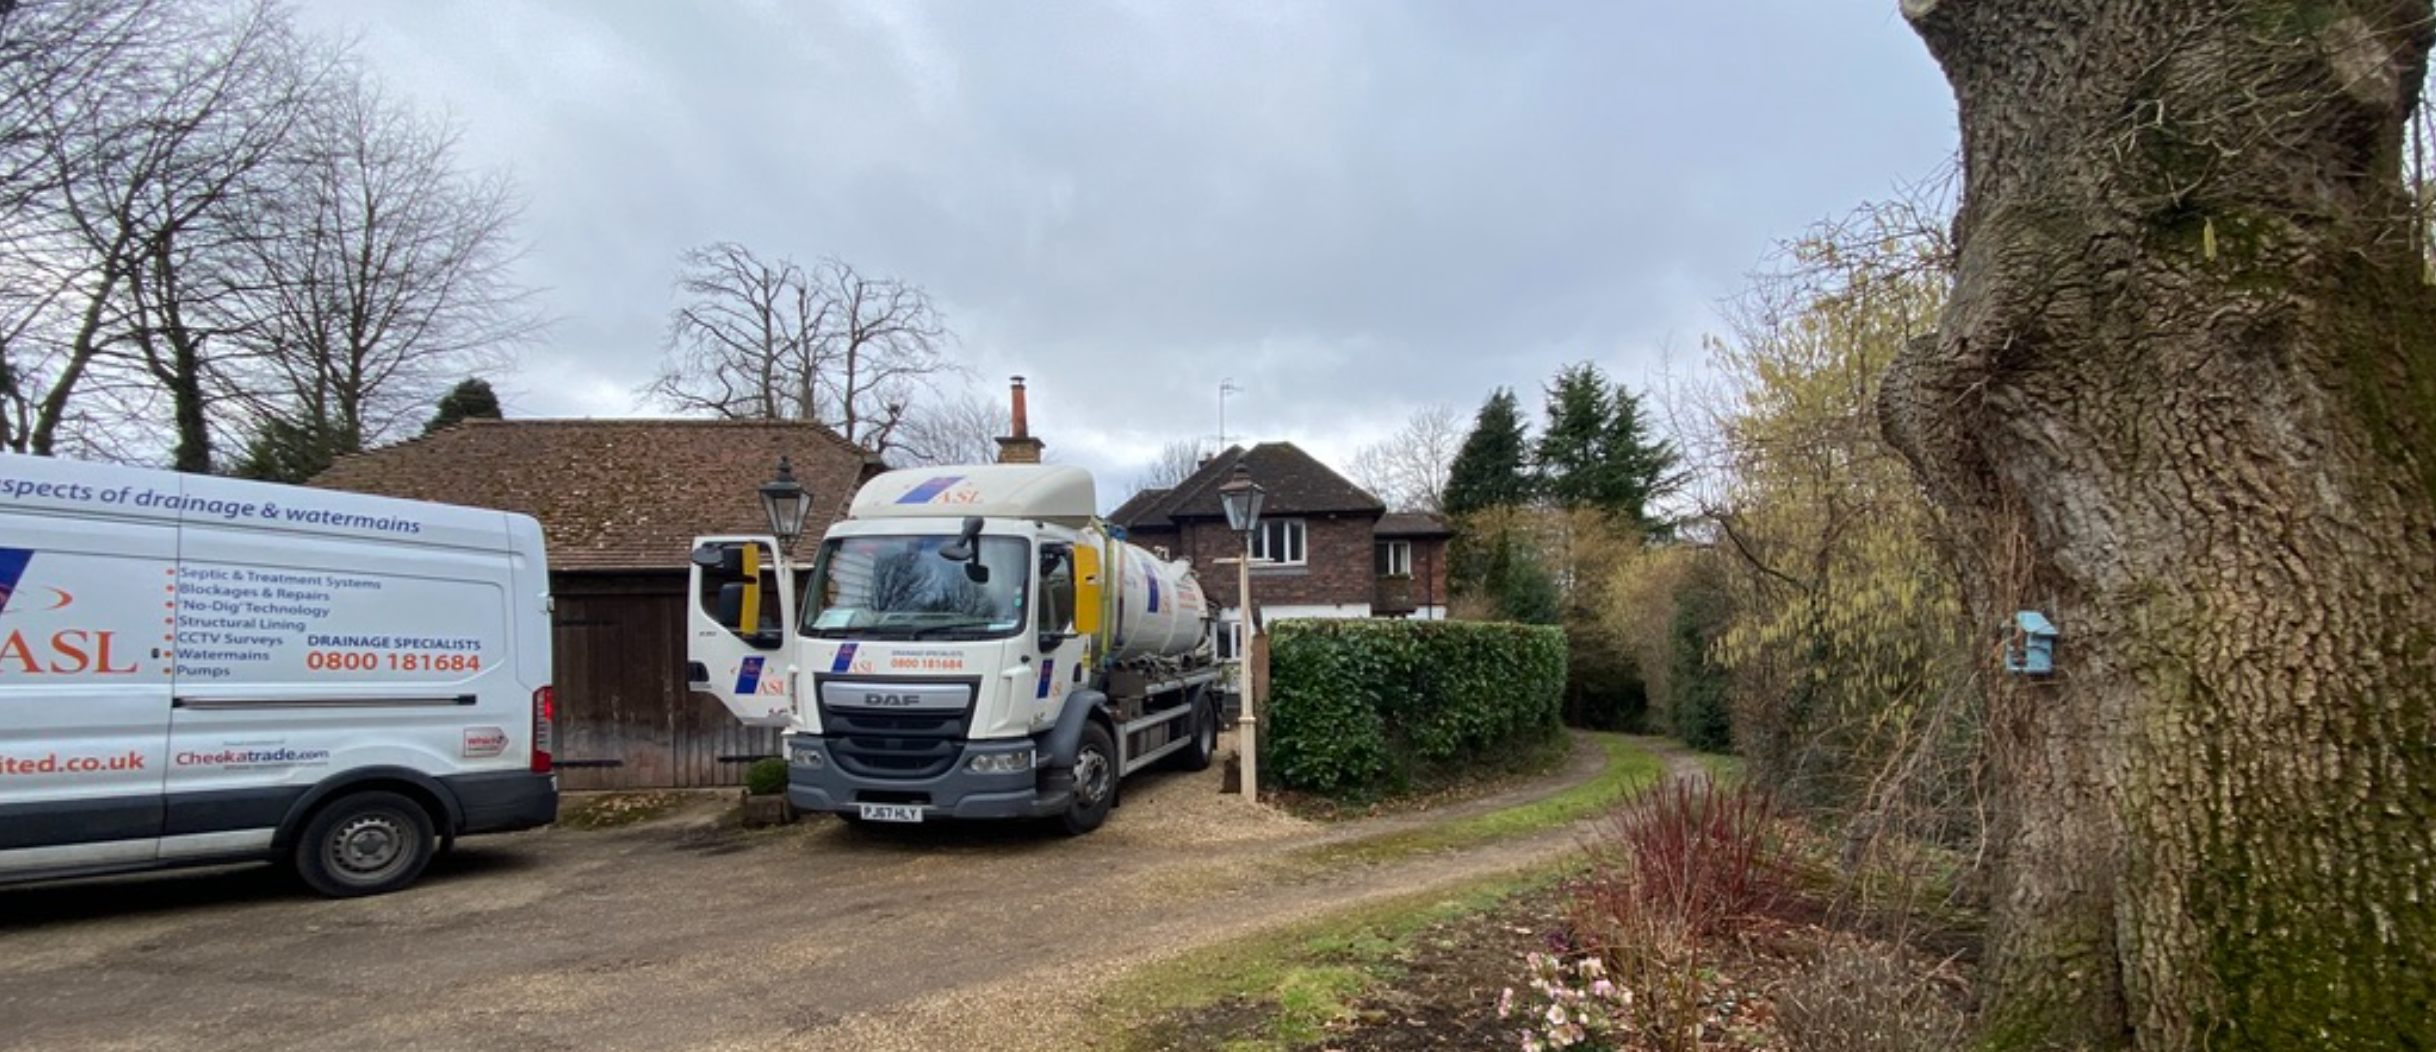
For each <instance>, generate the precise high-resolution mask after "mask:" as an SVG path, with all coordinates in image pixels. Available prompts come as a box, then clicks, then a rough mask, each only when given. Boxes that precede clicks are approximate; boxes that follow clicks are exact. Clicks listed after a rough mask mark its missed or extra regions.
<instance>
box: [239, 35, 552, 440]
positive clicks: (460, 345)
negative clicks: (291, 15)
mask: <svg viewBox="0 0 2436 1052" xmlns="http://www.w3.org/2000/svg"><path fill="white" fill-rule="evenodd" d="M297 139H298V142H297V148H296V149H294V150H293V151H291V152H290V153H289V155H288V156H287V157H286V158H284V160H283V162H282V163H281V164H280V165H279V166H278V172H279V174H280V176H281V181H282V183H283V185H284V187H285V190H284V192H283V193H280V194H278V195H276V196H273V197H266V198H264V199H263V200H262V201H261V205H262V207H261V208H260V209H258V210H257V211H256V212H255V213H253V214H252V215H249V216H248V219H249V220H250V222H249V224H248V234H249V236H248V238H247V240H246V241H245V246H246V248H247V250H248V252H247V259H246V264H247V268H248V274H249V277H250V287H251V289H252V292H253V296H252V307H253V310H254V313H255V315H256V316H257V317H258V318H259V319H260V331H259V335H260V340H259V343H260V347H261V352H262V353H261V354H260V355H259V357H258V358H257V359H256V360H255V361H254V362H253V368H252V370H251V372H250V373H249V375H247V376H246V377H245V378H244V380H243V382H242V384H241V388H242V391H243V393H244V397H245V401H246V404H247V408H248V410H249V414H248V417H249V418H248V424H249V431H254V432H259V430H260V428H261V427H262V422H263V421H267V420H279V421H284V422H285V423H286V424H287V425H289V426H290V427H291V428H293V429H298V430H301V431H303V432H306V433H310V434H314V435H318V436H321V438H322V440H323V441H324V442H326V443H327V446H328V448H327V449H326V450H325V451H324V453H325V455H336V454H341V453H348V452H353V451H356V450H359V449H362V448H364V447H365V446H366V445H368V444H370V443H372V442H374V441H376V440H378V439H381V438H386V437H390V436H394V435H397V434H400V433H402V432H405V431H409V430H412V429H413V428H414V427H415V426H416V425H417V424H418V423H419V421H420V419H421V414H422V412H423V409H424V407H425V406H427V405H429V404H430V403H431V402H432V400H433V399H434V398H436V397H438V396H439V395H440V393H442V392H443V391H444V390H445V389H446V388H447V385H448V384H449V383H450V382H451V381H452V379H453V378H456V377H461V376H464V375H465V374H467V373H474V372H483V371H490V370H495V369H497V368H499V367H500V366H501V365H503V364H504V362H505V360H506V359H507V357H508V356H509V355H510V354H511V353H512V352H513V350H514V348H515V347H516V346H517V345H518V344H519V343H521V342H522V341H524V340H525V339H527V338H529V337H530V336H531V335H532V334H533V333H535V332H536V331H538V330H539V329H540V328H541V327H542V325H543V320H542V319H541V318H540V317H539V316H538V315H537V314H536V313H535V312H534V311H533V310H532V308H531V294H530V292H529V290H526V289H524V288H522V287H520V286H518V285H517V284H516V283H515V281H514V280H513V277H512V275H511V274H510V272H509V268H510V266H511V265H512V264H513V263H514V261H515V259H516V256H517V246H516V243H515V242H514V241H513V240H512V231H513V225H514V222H515V220H516V216H517V211H518V201H517V196H516V192H515V189H514V187H513V186H512V185H511V184H510V182H509V181H508V180H507V178H506V177H505V176H504V175H497V174H492V175H479V176H470V177H469V176H467V175H465V174H463V173H462V172H460V171H459V169H458V168H457V166H456V163H455V156H456V150H457V142H458V132H457V129H456V128H455V127H453V126H451V125H449V124H447V123H445V122H443V121H439V120H435V119H430V118H426V117H422V116H419V115H417V114H415V113H414V112H412V111H411V110H409V109H407V108H406V107H404V106H402V105H399V104H397V103H394V102H391V101H389V100H388V99H386V98H384V97H383V96H382V94H381V92H380V90H379V89H378V88H377V87H376V86H375V85H373V84H372V83H371V82H369V81H368V80H366V79H365V78H364V77H363V76H361V75H360V73H356V72H355V71H352V70H349V71H343V73H342V75H339V76H336V77H333V78H331V79H330V81H329V83H328V88H327V90H324V91H322V92H320V93H319V95H318V96H317V97H316V99H315V101H314V105H313V107H312V109H311V111H310V114H309V115H308V117H307V118H306V120H305V122H304V125H303V127H302V129H301V130H300V134H299V135H298V136H297Z"/></svg>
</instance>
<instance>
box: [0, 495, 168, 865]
mask: <svg viewBox="0 0 2436 1052" xmlns="http://www.w3.org/2000/svg"><path fill="white" fill-rule="evenodd" d="M5 466H7V465H0V467H5ZM7 474H8V473H7V472H5V471H0V476H6V475H7ZM0 486H5V487H9V488H15V489H17V490H19V495H18V498H17V499H16V500H14V501H10V502H6V503H0V875H6V874H8V873H12V872H23V871H32V870H47V869H54V868H60V867H93V866H113V865H125V864H132V863H142V862H146V861H149V860H151V859H152V858H153V857H154V856H155V852H156V850H157V838H158V837H159V836H160V834H161V823H162V806H161V798H160V793H161V786H162V784H163V774H164V771H165V770H166V768H167V766H168V764H167V756H166V750H167V743H168V733H169V693H170V659H169V657H168V655H169V651H170V646H171V636H172V633H173V625H172V624H171V618H170V611H169V607H168V604H169V602H170V587H171V581H172V576H171V575H172V571H173V569H174V567H175V561H174V553H175V544H176V532H175V531H174V530H173V529H171V528H169V527H168V526H166V525H161V524H157V523H151V522H145V521H142V520H130V519H124V518H111V517H105V516H100V515H94V514H89V513H77V512H75V511H69V510H56V509H59V508H61V507H66V508H74V507H75V506H76V505H75V503H74V502H75V500H76V499H77V498H76V492H77V491H78V490H79V489H83V488H84V487H82V486H81V485H80V484H77V483H71V482H41V481H36V480H30V479H26V478H22V477H0ZM46 488H47V491H46ZM86 492H87V494H88V496H87V497H86V498H85V499H90V496H89V493H90V491H89V489H88V490H86Z"/></svg>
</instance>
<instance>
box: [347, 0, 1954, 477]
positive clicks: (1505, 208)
mask: <svg viewBox="0 0 2436 1052" xmlns="http://www.w3.org/2000/svg"><path fill="white" fill-rule="evenodd" d="M301 15H302V18H303V20H304V22H305V24H306V25H307V26H308V27H310V28H312V29H315V30H317V31H322V32H326V33H331V34H336V35H352V36H354V37H356V38H357V40H358V50H359V53H360V54H361V55H362V56H363V58H364V59H365V61H366V62H367V63H368V64H369V65H370V66H371V68H372V69H373V71H374V73H375V75H376V77H377V78H378V79H379V80H380V81H381V83H382V84H383V85H384V86H385V87H386V88H387V89H388V90H389V91H391V92H392V93H394V94H396V95H400V96H404V97H405V98H407V99H409V100H411V101H412V102H413V103H415V104H416V105H418V106H419V107H420V108H424V109H427V110H431V111H435V112H442V113H446V114H448V115H450V116H451V117H453V118H454V119H455V120H456V121H458V122H459V123H460V124H461V125H462V127H463V131H464V136H465V137H464V143H463V158H462V159H463V161H464V162H465V163H466V164H467V165H468V166H470V167H479V168H497V169H505V170H506V171H508V172H509V173H511V174H512V175H513V176H514V178H515V179H516V181H517V182H518V184H519V186H520V188H521V189H522V191H523V193H524V194H525V196H526V197H527V199H528V201H529V204H528V206H527V209H526V212H525V217H524V221H523V223H522V226H521V228H520V234H521V235H522V237H523V239H524V240H525V241H526V242H527V244H528V245H529V251H528V253H527V255H526V257H525V259H524V262H523V264H522V271H521V277H522V280H523V281H524V282H525V283H527V284H530V285H534V286H538V287H540V288H542V289H544V290H545V291H544V294H543V295H544V303H545V307H546V309H547V310H548V312H549V313H551V314H552V315H553V316H555V317H556V318H557V319H558V321H557V322H556V324H555V325H554V327H553V328H552V329H551V330H550V331H549V333H548V334H547V335H546V336H545V337H544V339H543V340H542V342H541V343H540V344H539V345H538V346H535V347H534V348H532V349H531V350H530V351H529V352H528V353H527V354H526V355H525V357H524V360H523V366H522V368H521V370H520V371H519V373H518V374H517V375H514V376H510V377H505V378H502V379H501V380H499V381H498V383H499V387H500V390H501V394H502V396H503V398H504V400H505V401H506V403H507V409H508V412H509V414H510V415H511V416H519V417H534V416H633V415H655V414H656V413H658V411H657V410H655V409H653V408H652V407H650V406H649V405H647V404H645V403H644V402H643V401H642V400H641V399H640V397H639V395H638V393H637V391H638V388H639V387H640V386H641V385H642V384H644V383H645V382H647V381H648V380H649V378H650V377H651V375H652V373H653V371H654V369H655V367H656V366H657V364H658V362H659V359H660V355H661V336H662V333H663V331H664V327H665V320H666V317H667V314H668V311H669V309H670V308H671V307H672V306H673V305H674V303H675V297H674V293H673V291H672V287H671V284H672V281H673V279H674V277H675V273H676V268H677V259H678V255H679V253H681V252H682V251H684V250H685V249H686V248H688V247H691V246H697V245H702V244H705V243H709V242H712V241H719V240H732V241H736V242H739V243H741V244H743V245H746V246H747V247H749V248H751V249H752V250H754V251H755V252H756V253H757V254H760V255H762V256H764V257H768V258H775V257H779V256H789V257H793V258H795V259H797V260H799V261H802V262H806V263H810V262H812V261H814V260H816V259H818V258H819V257H822V256H830V255H834V256H837V257H839V258H841V259H844V260H846V261H847V262H849V263H851V264H853V265H854V266H855V267H857V268H858V269H860V270H862V271H863V272H865V273H866V274H871V275H885V276H893V277H897V278H901V279H904V280H906V281H909V282H912V283H914V284H918V285H920V286H922V287H924V288H925V289H927V290H928V291H929V292H930V294H931V295H932V297H933V298H934V299H935V300H936V301H937V302H938V304H939V305H940V306H941V307H942V308H943V309H944V311H945V312H946V315H947V319H948V323H949V325H950V327H951V328H952V329H953V330H954V332H955V334H956V337H957V344H956V346H955V348H954V354H955V356H956V357H958V358H959V359H960V360H961V361H962V362H964V363H965V364H966V365H968V366H970V367H971V368H972V369H973V371H974V373H975V375H976V376H977V377H978V381H977V383H978V386H980V387H981V388H984V389H986V390H988V391H990V392H992V393H993V395H994V396H998V395H1002V394H1003V392H1004V390H1005V387H1006V378H1007V377H1008V376H1009V375H1011V374H1017V373H1020V374H1023V375H1025V376H1026V377H1028V379H1029V385H1030V402H1031V413H1032V424H1033V432H1034V434H1035V435H1037V436H1038V437H1040V438H1042V439H1043V440H1045V441H1046V442H1047V443H1048V445H1049V455H1050V457H1051V459H1054V460H1061V461H1064V462H1068V463H1076V464H1081V465H1084V466H1086V467H1090V468H1092V469H1094V470H1095V471H1098V472H1100V473H1101V489H1102V490H1103V494H1102V498H1103V501H1102V502H1103V504H1108V503H1112V502H1113V500H1114V499H1116V498H1119V497H1121V496H1122V494H1121V493H1118V494H1114V495H1113V496H1112V495H1111V494H1110V493H1108V492H1106V491H1108V490H1111V489H1118V488H1123V487H1125V486H1126V485H1127V484H1128V483H1130V482H1131V481H1132V480H1133V479H1135V478H1136V477H1138V476H1139V475H1140V474H1141V473H1142V472H1143V470H1144V469H1145V468H1146V466H1147V465H1148V463H1149V462H1150V460H1151V459H1152V458H1153V456H1154V455H1155V454H1156V453H1157V452H1158V451H1159V449H1160V448H1161V447H1162V446H1163V445H1165V444H1166V443H1168V442H1171V441H1174V440H1177V439H1187V438H1198V439H1201V440H1202V441H1204V442H1208V441H1212V440H1214V439H1215V438H1216V437H1217V434H1218V431H1219V413H1220V402H1221V399H1220V393H1219V387H1220V383H1221V381H1222V380H1223V379H1225V378H1228V377H1232V378H1233V379H1234V381H1235V384H1236V385H1237V386H1239V387H1241V388H1242V391H1241V392H1240V393H1238V394H1234V395H1232V396H1231V397H1228V398H1226V399H1225V427H1226V431H1227V437H1228V438H1229V440H1230V441H1244V440H1259V441H1268V440H1289V441H1293V442H1296V443H1298V444H1300V445H1302V446H1303V448H1305V449H1306V450H1309V451H1311V452H1313V453H1315V454H1317V455H1319V456H1320V457H1322V458H1323V459H1325V460H1328V461H1329V462H1330V463H1332V464H1335V465H1336V466H1338V467H1340V468H1342V467H1343V466H1344V465H1345V463H1346V462H1347V461H1348V460H1350V458H1351V455H1352V453H1353V452H1354V451H1355V450H1356V449H1358V448H1360V447H1361V446H1362V445H1364V444H1366V443H1369V442H1372V441H1376V440H1378V439H1380V438H1382V437H1384V436H1386V435H1387V434H1389V433H1391V432H1392V431H1394V430H1395V429H1396V428H1397V427H1398V426H1400V425H1401V424H1402V423H1403V422H1404V421H1406V420H1407V419H1409V418H1410V417H1411V416H1412V414H1413V413H1414V412H1415V411H1416V410H1417V409H1419V408H1420V407H1422V406H1425V405H1429V404H1432V403H1441V404H1446V405H1451V406H1453V407H1455V408H1456V409H1457V410H1458V411H1459V412H1460V413H1461V414H1462V415H1463V417H1464V419H1465V420H1466V421H1467V422H1468V421H1469V419H1470V417H1471V414H1472V413H1473V412H1474V411H1475V410H1476V409H1478V407H1479V406H1480V403H1481V401H1482V400H1483V399H1484V398H1485V397H1487V395H1488V394H1489V392H1490V391H1491V390H1493V389H1495V388H1497V387H1500V386H1504V387H1510V388H1513V389H1515V390H1516V391H1517V393H1518V394H1520V395H1521V397H1522V399H1523V403H1524V405H1525V406H1526V407H1528V408H1530V409H1533V410H1536V409H1537V408H1538V406H1539V405H1540V402H1541V395H1540V388H1541V386H1542V385H1543V384H1544V383H1545V382H1546V381H1547V379H1548V378H1549V377H1550V376H1551V375H1553V374H1554V373H1555V372H1556V370H1557V369H1558V368H1559V367H1560V366H1562V365H1564V364H1565V363H1568V362H1575V361H1584V360H1588V361H1594V362H1597V363H1599V364H1600V365H1601V366H1602V367H1603V368H1605V369H1606V370H1607V371H1608V373H1609V375H1610V376H1612V377H1614V378H1615V379H1618V380H1621V381H1623V382H1625V383H1627V384H1629V385H1631V386H1633V387H1634V388H1635V389H1648V388H1651V387H1654V386H1656V385H1657V384H1658V383H1660V381H1661V380H1662V378H1663V377H1664V375H1665V374H1666V373H1667V372H1669V371H1671V372H1673V373H1676V374H1681V373H1685V372H1686V371H1689V370H1697V369H1699V368H1700V367H1701V365H1702V363H1701V361H1700V352H1699V346H1700V338H1701V336H1702V335H1703V334H1707V333H1716V332H1720V331H1722V329H1723V324H1722V322H1721V321H1720V320H1719V316H1718V306H1719V304H1720V303H1721V301H1723V300H1725V299H1726V298H1728V297H1730V296H1733V295H1734V294H1735V293H1736V292H1738V291H1739V290H1740V289H1741V288H1742V287H1743V286H1744V284H1745V280H1746V278H1745V276H1746V275H1747V274H1748V273H1750V272H1751V271H1752V270H1753V269H1755V268H1756V267H1758V266H1760V265H1761V264H1762V262H1763V261H1764V259H1765V258H1766V256H1767V255H1768V253H1769V252H1770V249H1771V247H1772V246H1773V245H1774V244H1775V243H1776V242H1777V241H1779V240H1781V239H1784V238H1788V237H1791V236H1794V235H1797V234H1799V233H1800V232H1801V231H1802V229H1803V228H1804V227H1805V226H1806V225H1808V224H1810V223H1812V222H1815V221H1818V220H1821V219H1825V218H1828V217H1831V216H1834V215H1837V214H1840V213H1842V212H1845V211H1847V210H1849V209H1851V208H1852V207H1854V206H1856V205H1858V204H1860V203H1861V202H1863V201H1866V200H1870V199H1876V198H1884V197H1888V196H1891V195H1892V194H1893V193H1894V192H1895V191H1896V190H1897V189H1898V188H1899V187H1901V186H1902V185H1904V184H1906V183H1909V182H1912V181H1915V180H1918V179H1920V178H1922V177H1925V176H1927V175H1930V174H1932V173H1933V172H1934V171H1936V170H1937V169H1938V168H1939V167H1940V166H1941V165H1942V164H1944V163H1945V162H1946V160H1947V158H1948V157H1949V155H1950V154H1951V153H1952V151H1953V144H1954V141H1955V132H1954V110H1953V101H1952V95H1951V93H1950V92H1949V90H1948V89H1947V87H1946V85H1945V82H1944V80H1943V79H1942V78H1941V77H1940V76H1939V74H1938V72H1937V69H1936V67H1935V65H1934V63H1932V62H1931V61H1930V60H1929V58H1928V56H1927V54H1926V52H1925V51H1924V50H1923V48H1922V46H1921V45H1920V43H1919V41H1918V40H1917V39H1916V38H1915V37H1914V36H1913V35H1912V33H1911V31H1910V30H1909V29H1908V28H1907V27H1906V26H1905V25H1904V24H1903V21H1902V19H1901V17H1900V16H1899V15H1898V14H1897V13H1896V3H1895V0H1672V2H1666V3H1653V2H1646V0H1641V2H1634V0H1578V2H1552V0H1530V2H1516V3H1486V2H1444V3H1428V2H1414V0H1332V2H1318V0H1297V2H1280V3H1248V2H1240V0H1225V2H1218V0H1208V2H1203V3H1191V4H1188V3H1182V2H1168V0H1157V2H1153V0H1130V2H1127V0H1116V2H1088V3H1087V2H1079V0H1059V2H1054V3H1051V2H1040V3H1030V2H1008V0H969V2H962V3H941V4H916V3H907V2H874V3H859V2H844V0H765V2H759V3H751V2H742V0H738V2H728V3H710V2H702V3H671V2H665V0H620V2H604V0H581V2H575V0H569V2H563V3H547V2H538V0H411V2H409V0H381V2H362V3H347V4H335V3H318V4H310V5H304V7H303V10H302V11H301Z"/></svg>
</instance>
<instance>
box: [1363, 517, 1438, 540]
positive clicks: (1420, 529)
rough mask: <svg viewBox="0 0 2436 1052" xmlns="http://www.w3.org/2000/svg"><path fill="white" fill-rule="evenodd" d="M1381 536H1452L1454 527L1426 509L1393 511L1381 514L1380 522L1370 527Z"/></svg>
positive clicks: (1376, 534)
mask: <svg viewBox="0 0 2436 1052" xmlns="http://www.w3.org/2000/svg"><path fill="white" fill-rule="evenodd" d="M1370 532H1371V533H1372V534H1373V535H1374V536H1379V537H1452V536H1454V535H1455V530H1454V528H1453V527H1451V526H1448V525H1447V524H1446V520H1445V519H1442V518H1440V517H1438V516H1436V515H1432V514H1430V513H1428V512H1425V511H1391V512H1388V513H1387V514H1385V515H1381V516H1379V524H1378V525H1376V526H1373V527H1371V528H1370Z"/></svg>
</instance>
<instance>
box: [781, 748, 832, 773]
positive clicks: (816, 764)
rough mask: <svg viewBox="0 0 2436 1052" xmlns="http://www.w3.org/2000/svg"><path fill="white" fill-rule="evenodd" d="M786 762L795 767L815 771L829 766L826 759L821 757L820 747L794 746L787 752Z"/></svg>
mask: <svg viewBox="0 0 2436 1052" xmlns="http://www.w3.org/2000/svg"><path fill="white" fill-rule="evenodd" d="M787 762H788V763H791V764H794V765H795V766H797V767H809V768H811V769H813V770H816V771H817V770H819V769H821V768H823V767H827V766H828V765H829V759H828V757H826V756H823V755H821V751H820V747H819V746H817V745H797V746H794V747H793V748H791V749H789V750H788V751H787Z"/></svg>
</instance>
